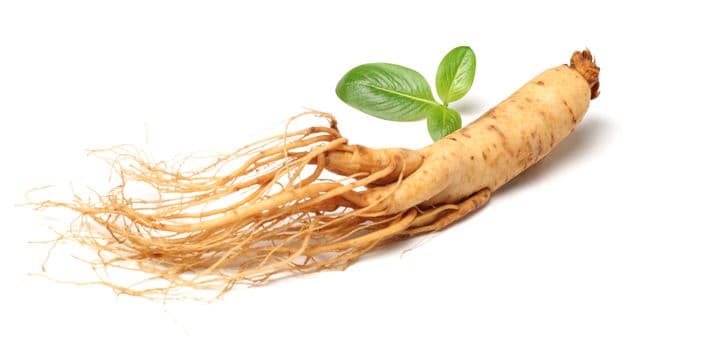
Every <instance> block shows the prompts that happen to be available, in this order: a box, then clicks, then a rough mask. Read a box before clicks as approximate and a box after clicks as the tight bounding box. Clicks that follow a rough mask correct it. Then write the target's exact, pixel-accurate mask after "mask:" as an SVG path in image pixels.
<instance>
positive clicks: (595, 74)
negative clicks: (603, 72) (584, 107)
mask: <svg viewBox="0 0 720 343" xmlns="http://www.w3.org/2000/svg"><path fill="white" fill-rule="evenodd" d="M570 68H573V69H575V70H576V71H577V72H578V73H580V75H581V76H582V77H583V78H584V79H585V81H587V83H588V85H590V99H595V98H597V97H598V95H600V67H598V66H597V65H596V64H595V59H594V58H593V56H592V54H591V53H590V50H587V49H585V50H583V51H575V53H573V55H572V57H571V58H570Z"/></svg>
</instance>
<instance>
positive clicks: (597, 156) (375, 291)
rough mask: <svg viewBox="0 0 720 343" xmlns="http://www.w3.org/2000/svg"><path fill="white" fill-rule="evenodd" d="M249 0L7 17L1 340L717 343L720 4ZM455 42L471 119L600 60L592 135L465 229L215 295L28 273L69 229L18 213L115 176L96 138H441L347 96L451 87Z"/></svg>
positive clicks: (134, 4)
mask: <svg viewBox="0 0 720 343" xmlns="http://www.w3.org/2000/svg"><path fill="white" fill-rule="evenodd" d="M250 3H251V2H248V4H242V3H241V2H197V3H192V2H187V1H168V2H155V1H118V2H112V3H110V2H99V1H86V2H80V1H48V2H46V3H42V2H36V1H4V2H2V4H0V120H1V121H0V139H2V142H1V144H0V149H2V151H1V153H2V158H3V162H2V167H1V168H0V173H1V174H0V183H1V184H0V197H1V199H2V217H0V218H2V222H1V223H0V227H1V228H2V236H1V237H0V254H1V255H0V256H1V257H2V259H1V260H0V261H2V265H3V268H2V279H1V280H2V282H0V288H1V292H0V299H1V302H0V316H2V318H0V319H1V320H0V322H1V323H2V324H1V325H0V327H2V329H0V341H5V342H10V341H36V340H37V341H47V340H48V339H53V340H54V341H57V340H59V339H62V341H69V342H113V341H119V342H122V341H127V342H143V341H151V340H155V341H171V342H180V341H193V340H197V341H210V340H211V339H212V340H213V341H221V340H222V341H247V342H259V341H275V340H281V339H285V340H292V341H298V342H300V341H316V342H321V341H327V342H355V341H357V342H366V341H371V342H373V341H389V342H393V341H403V342H405V341H407V342H416V341H432V342H446V341H447V342H452V341H486V342H546V341H547V342H718V341H720V231H719V230H720V223H719V221H718V218H717V211H718V209H717V207H718V204H719V203H720V201H719V199H718V191H720V187H719V182H718V175H720V173H719V172H720V170H719V168H718V166H717V160H718V158H719V156H718V147H720V140H719V139H718V136H720V133H719V130H720V125H719V124H720V119H719V117H720V113H719V112H720V111H719V110H718V105H717V103H716V101H717V99H718V91H719V87H718V84H717V81H718V80H720V73H719V72H718V67H717V66H718V62H719V61H720V54H719V51H718V44H717V32H720V27H719V25H718V24H716V23H717V20H718V19H717V11H716V10H712V9H711V8H709V7H707V6H701V5H698V4H694V3H692V2H691V1H682V2H677V3H674V4H661V3H656V2H653V3H652V5H634V4H631V3H629V2H626V1H621V2H616V1H596V2H592V3H589V4H587V5H583V4H580V2H578V1H568V2H563V3H559V2H551V1H533V2H528V3H513V2H505V1H503V2H502V3H503V4H502V5H497V4H490V3H486V2H480V1H473V2H466V3H461V2H453V1H437V2H435V3H427V4H425V3H420V2H417V1H414V2H408V3H404V4H401V3H395V2H391V1H388V0H384V1H369V0H363V1H355V2H340V1H338V2H327V3H315V2H312V1H307V0H306V1H293V2H287V3H274V2H270V1H263V2H262V4H258V3H260V2H259V1H257V2H252V3H254V4H250ZM608 3H609V4H608ZM616 3H618V4H616ZM457 45H470V46H472V47H473V49H474V50H475V52H476V54H477V76H476V79H475V85H474V87H473V89H472V90H471V92H470V93H469V94H468V96H467V97H466V98H465V100H462V101H460V102H459V103H458V104H457V106H456V108H458V109H459V110H460V111H461V112H462V113H463V115H464V116H463V120H464V122H466V123H467V122H470V121H471V120H473V119H474V118H476V117H477V116H478V115H479V114H481V113H482V112H484V110H485V109H487V108H489V107H490V106H492V105H493V104H495V103H497V102H499V101H501V100H502V99H503V98H504V97H506V96H508V95H509V94H510V93H512V92H513V91H514V90H515V89H516V88H517V87H519V86H520V85H522V84H523V83H524V82H525V81H527V80H528V79H530V78H531V77H533V76H534V75H536V74H537V73H539V72H540V71H542V70H544V69H546V68H549V67H552V66H555V65H558V64H561V63H566V62H567V60H568V57H569V56H570V54H571V52H572V51H573V50H576V49H582V48H585V47H588V48H590V49H591V50H592V51H593V53H594V54H595V55H596V57H597V61H598V63H599V65H600V66H601V68H602V72H601V90H602V94H601V96H600V97H599V98H598V99H597V100H595V101H593V103H592V104H591V107H590V110H589V112H588V114H587V117H586V120H585V121H584V122H583V123H582V124H581V126H580V127H579V129H578V130H577V131H576V132H575V133H574V135H573V136H571V137H570V138H569V139H567V140H566V141H565V142H563V143H562V144H561V145H560V146H559V147H558V148H557V149H556V151H554V152H553V153H552V154H551V155H550V156H549V157H548V158H546V159H545V160H544V161H543V162H541V163H540V164H539V165H537V166H535V167H533V168H532V169H531V170H529V171H528V172H527V173H525V174H524V175H522V176H520V177H518V178H517V179H516V180H515V181H513V182H512V183H511V184H510V185H509V186H507V187H506V188H504V189H502V190H500V191H499V192H497V194H495V195H494V197H493V199H492V200H491V202H490V204H489V205H488V206H487V207H485V208H484V209H483V210H481V211H479V212H477V213H474V214H472V215H471V216H470V217H469V218H467V220H464V221H462V222H460V223H458V224H456V225H453V226H452V227H450V228H449V229H448V230H445V231H443V232H442V233H440V234H437V235H434V236H432V237H423V238H420V239H417V240H413V241H410V242H408V243H407V244H405V245H401V246H398V247H393V248H391V249H384V250H382V251H379V252H376V253H373V254H371V256H369V257H366V258H363V259H361V261H360V262H359V263H357V264H355V265H354V266H352V267H351V268H349V269H348V270H347V271H345V272H332V273H321V274H315V275H311V276H308V277H302V278H294V279H291V280H286V281H282V282H278V283H274V284H271V285H268V286H266V287H260V288H249V289H248V288H243V287H239V288H236V289H234V290H233V291H232V292H230V293H229V294H228V295H226V296H225V298H223V299H222V300H220V301H217V302H214V303H212V304H205V303H198V302H193V301H185V302H170V303H167V304H162V303H157V302H152V301H148V300H145V299H139V298H133V297H128V296H120V297H116V296H115V295H114V294H113V293H112V292H111V291H110V290H109V289H107V288H104V287H100V286H87V287H81V286H75V285H67V284H60V283H56V282H52V281H49V280H47V279H46V278H43V277H40V276H30V275H29V273H37V272H39V271H40V265H41V264H42V261H43V258H44V256H45V255H44V254H45V251H46V250H47V246H38V245H34V244H29V243H28V242H29V241H33V240H38V239H47V238H50V237H52V235H51V234H50V230H48V227H49V226H52V227H53V228H55V229H58V230H60V229H62V225H63V223H64V222H63V221H62V220H53V218H48V217H47V216H44V215H42V214H39V213H36V212H33V211H32V210H30V209H29V208H26V207H16V206H15V205H16V204H18V203H21V202H23V199H24V193H25V191H27V190H28V189H30V188H32V187H36V186H42V185H48V184H54V185H59V186H67V185H68V184H69V182H70V181H72V182H73V185H75V186H77V187H85V186H91V187H92V186H99V185H102V184H103V182H104V181H106V179H105V178H106V177H107V169H106V168H105V167H104V165H102V164H100V163H98V162H97V161H93V160H91V159H89V158H88V157H87V156H86V155H85V149H88V148H95V147H106V146H109V145H114V144H133V145H137V146H139V147H141V148H143V149H145V150H146V151H149V152H152V153H153V154H155V155H156V156H161V157H164V156H174V155H182V154H185V153H189V152H193V151H197V150H203V149H212V150H216V151H230V150H232V149H234V148H237V147H239V146H241V145H243V144H245V143H248V142H250V141H251V140H252V139H253V138H258V137H262V136H263V135H265V134H270V133H276V132H279V130H281V128H282V124H283V122H284V120H285V119H286V118H287V117H289V116H290V115H293V114H296V113H298V112H300V111H302V110H303V108H304V107H312V108H317V109H320V110H324V111H329V112H332V113H334V114H336V115H337V117H338V119H339V121H340V129H341V130H342V132H344V134H345V135H346V136H347V137H349V139H350V140H351V142H353V143H359V144H364V145H369V146H377V147H384V146H402V147H409V148H418V147H422V146H423V145H425V144H428V143H429V142H430V139H429V137H428V136H427V134H426V132H425V124H424V123H423V122H417V123H411V124H406V123H392V122H383V121H380V120H378V119H374V118H371V117H369V116H366V115H363V114H361V113H360V112H358V111H356V110H353V109H351V108H350V107H348V106H347V105H345V104H343V103H342V102H341V101H339V100H338V99H337V98H336V97H335V94H334V88H335V84H336V82H337V80H338V79H339V78H340V77H341V76H342V75H343V73H345V72H346V71H347V70H348V69H350V68H351V67H353V66H355V65H358V64H361V63H367V62H377V61H385V62H394V63H399V64H403V65H406V66H409V67H412V68H414V69H416V70H418V71H420V72H421V73H422V74H424V75H426V77H427V78H428V79H429V80H430V82H431V83H432V84H434V81H433V80H434V73H435V68H436V65H437V63H438V62H439V61H440V59H441V58H442V56H443V55H444V54H445V53H446V52H447V51H448V50H450V49H451V48H453V47H455V46H457ZM55 219H58V218H55ZM65 219H67V218H65ZM65 223H66V222H65ZM414 246H416V247H415V248H414V249H412V250H410V251H409V252H407V253H405V254H402V251H403V250H404V249H406V248H409V247H414ZM80 267H82V268H84V265H82V264H81V263H80V262H73V261H70V262H69V263H66V264H54V265H52V268H51V269H50V270H49V272H50V274H51V275H52V276H54V277H58V278H63V276H64V275H66V274H65V271H67V270H73V269H75V268H80ZM13 337H14V338H13Z"/></svg>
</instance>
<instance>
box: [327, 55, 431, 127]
mask: <svg viewBox="0 0 720 343" xmlns="http://www.w3.org/2000/svg"><path fill="white" fill-rule="evenodd" d="M335 93H337V96H338V97H339V98H340V99H341V100H342V101H344V102H345V103H347V104H348V105H350V106H352V107H355V108H356V109H358V110H360V111H363V112H365V113H367V114H370V115H372V116H375V117H378V118H382V119H386V120H394V121H413V120H419V119H422V118H424V117H425V116H427V115H428V114H429V113H430V112H433V111H438V108H441V107H442V106H440V104H438V103H437V102H436V101H435V98H433V95H432V90H431V89H430V84H428V82H427V80H425V78H424V77H423V76H422V75H420V74H419V73H418V72H416V71H414V70H412V69H409V68H405V67H403V66H399V65H396V64H389V63H371V64H363V65H360V66H357V67H355V68H353V69H352V70H350V71H349V72H347V74H345V76H343V77H342V79H340V82H338V85H337V88H335Z"/></svg>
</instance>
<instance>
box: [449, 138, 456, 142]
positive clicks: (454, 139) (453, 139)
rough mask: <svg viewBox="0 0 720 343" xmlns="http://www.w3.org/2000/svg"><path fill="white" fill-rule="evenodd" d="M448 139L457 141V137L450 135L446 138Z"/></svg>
mask: <svg viewBox="0 0 720 343" xmlns="http://www.w3.org/2000/svg"><path fill="white" fill-rule="evenodd" d="M448 139H449V140H451V141H456V142H457V138H455V137H450V138H448Z"/></svg>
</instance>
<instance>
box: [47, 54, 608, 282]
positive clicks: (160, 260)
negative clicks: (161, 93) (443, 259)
mask: <svg viewBox="0 0 720 343" xmlns="http://www.w3.org/2000/svg"><path fill="white" fill-rule="evenodd" d="M598 75H599V68H597V66H596V65H595V64H594V61H593V59H592V56H591V55H590V53H589V52H588V51H583V52H576V53H575V54H574V55H573V57H572V59H571V63H570V65H569V66H568V65H561V66H558V67H555V68H551V69H549V70H547V71H545V72H543V73H541V74H540V75H538V76H537V77H535V78H533V79H532V80H530V82H528V83H527V84H525V85H524V86H523V87H521V88H520V89H519V90H518V91H516V92H515V93H514V94H513V95H511V96H510V97H509V98H508V99H506V100H505V101H503V102H502V103H500V104H499V105H497V106H496V107H495V108H493V109H491V110H490V111H488V112H487V113H485V114H484V115H483V116H482V117H480V118H479V119H477V120H476V121H475V122H473V123H471V124H469V125H468V126H466V127H465V128H463V129H461V130H459V131H457V132H455V133H453V134H451V135H449V136H447V137H445V138H443V139H441V140H439V141H437V142H435V143H434V144H432V145H430V146H428V147H426V148H424V149H421V150H419V151H413V150H407V149H370V148H366V147H363V146H358V145H349V144H347V139H345V138H343V137H342V136H341V135H340V133H339V131H338V130H337V127H336V122H335V119H334V118H333V117H332V116H331V115H328V114H324V113H312V114H314V115H317V116H320V117H322V118H325V119H327V120H328V123H329V125H328V127H310V128H307V129H304V130H300V131H295V132H286V133H285V134H283V135H279V136H276V137H271V138H269V139H266V140H263V141H260V142H257V143H255V144H253V145H250V146H247V147H244V148H241V149H239V150H238V151H236V152H234V153H232V154H228V155H226V156H222V157H220V158H218V160H217V162H215V163H212V164H209V165H207V166H206V167H204V168H200V169H197V170H194V171H191V172H181V171H177V170H171V169H168V168H166V167H165V164H162V163H150V162H147V161H145V160H143V159H141V158H138V157H136V155H134V154H132V153H126V152H124V151H121V152H117V151H115V153H116V155H115V158H113V159H111V162H112V163H113V166H115V167H116V168H117V173H118V174H119V175H120V176H121V180H122V182H121V183H120V184H118V185H117V187H116V188H114V189H113V191H111V192H110V193H109V194H107V195H105V196H101V197H99V198H98V199H96V200H95V201H82V200H79V199H80V198H77V199H76V200H75V201H74V202H51V201H46V202H43V203H40V204H39V205H40V207H42V208H46V207H64V208H69V209H71V210H74V211H76V212H78V213H79V214H80V215H81V216H82V217H83V218H85V219H90V220H91V221H92V222H94V223H95V224H96V225H94V226H90V225H80V226H75V227H72V228H71V229H70V230H69V231H68V233H66V234H65V235H63V236H62V237H61V238H67V239H74V240H75V241H77V242H80V243H81V244H83V245H85V246H89V247H91V248H92V249H95V250H97V252H98V256H100V259H99V260H98V261H96V262H94V264H95V265H96V266H100V267H104V268H106V269H108V270H111V269H113V268H123V269H131V270H138V271H141V272H144V273H148V274H149V275H150V277H151V278H154V279H155V280H161V281H164V282H165V283H164V284H161V285H160V286H152V287H151V286H143V284H142V283H141V284H134V285H133V286H126V285H122V284H119V283H117V282H115V281H113V280H108V279H102V280H101V281H99V283H102V284H106V285H109V286H111V287H113V288H114V289H115V290H116V291H118V292H122V293H127V294H133V295H153V294H163V295H167V294H168V293H167V292H168V291H170V290H175V289H180V288H183V287H192V288H203V289H204V288H211V289H217V290H219V291H220V293H222V292H225V291H227V290H229V289H230V288H232V286H233V285H235V284H236V283H238V282H242V283H251V284H258V283H263V282H266V281H268V280H270V279H271V277H272V276H274V275H284V274H287V273H309V272H315V271H321V270H328V269H342V268H345V267H347V266H348V265H350V264H351V263H353V262H354V261H355V260H356V259H357V258H358V257H359V256H361V255H362V254H364V253H365V252H367V251H369V250H370V249H372V248H374V247H376V246H378V245H380V244H385V243H388V242H392V241H395V240H399V239H403V238H406V237H411V236H414V235H417V234H422V233H426V232H432V231H437V230H440V229H442V228H444V227H446V226H447V225H449V224H451V223H452V222H454V221H455V220H457V219H459V218H461V217H462V216H464V215H466V214H468V213H470V212H472V211H473V210H475V209H477V208H479V207H481V206H483V205H484V204H485V203H486V202H487V201H488V199H489V198H490V196H491V194H492V192H494V191H495V190H497V189H498V188H500V187H501V186H502V185H504V184H505V183H507V182H508V181H509V180H511V179H512V178H513V177H515V176H517V175H518V174H520V173H521V172H522V171H524V170H525V169H527V168H528V167H530V166H531V165H533V164H534V163H536V162H537V161H539V160H540V159H542V158H543V157H544V156H545V155H547V154H548V153H549V152H550V151H551V150H552V149H553V148H554V147H555V146H556V145H557V144H559V143H560V141H562V140H563V139H564V138H565V137H567V136H568V135H569V134H570V133H571V132H572V131H573V130H574V129H575V127H576V126H577V125H578V123H579V122H580V121H581V120H582V119H583V117H584V115H585V113H586V111H587V109H588V106H589V104H590V99H591V97H592V98H594V97H596V96H597V95H598V91H599V89H598V85H599V79H598ZM233 162H235V163H237V165H236V166H234V167H233V168H231V170H229V171H228V170H227V169H226V168H225V167H227V165H230V164H231V163H233ZM328 172H331V173H333V174H335V176H337V177H336V178H334V179H332V178H331V179H328V178H327V176H326V173H328ZM321 174H322V175H323V176H322V177H321ZM128 181H135V182H141V183H145V184H147V185H150V186H152V187H153V188H154V189H155V190H156V191H157V192H158V195H160V199H161V200H138V199H133V200H131V199H128V198H126V196H125V194H124V189H125V186H126V182H128ZM278 184H282V187H281V188H278V187H277V185H278ZM238 195H241V196H240V197H238ZM223 200H227V201H225V202H223Z"/></svg>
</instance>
